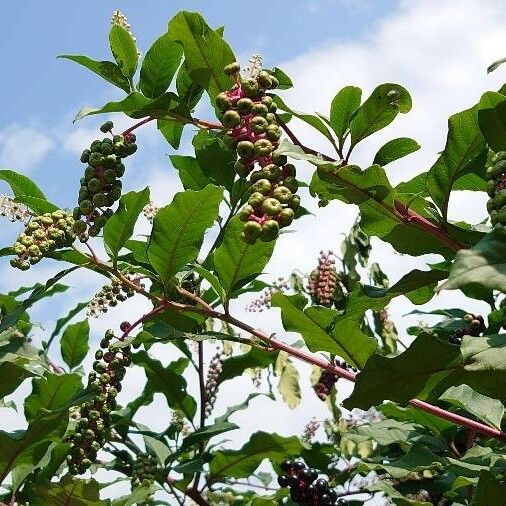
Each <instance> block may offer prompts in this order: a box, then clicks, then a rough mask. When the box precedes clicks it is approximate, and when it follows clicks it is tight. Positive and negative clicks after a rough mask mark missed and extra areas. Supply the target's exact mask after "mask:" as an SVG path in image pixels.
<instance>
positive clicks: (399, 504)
mask: <svg viewBox="0 0 506 506" xmlns="http://www.w3.org/2000/svg"><path fill="white" fill-rule="evenodd" d="M364 490H367V491H368V492H383V493H384V494H385V495H386V496H387V497H388V498H389V499H390V500H391V501H392V502H393V504H395V505H396V506H426V505H430V504H432V503H430V502H425V501H418V500H416V499H408V498H407V497H405V496H404V495H402V494H401V493H400V492H399V491H398V490H396V489H395V488H394V487H393V486H392V485H391V484H390V483H388V482H387V481H386V480H376V481H374V482H373V483H371V484H369V485H366V486H365V487H364Z"/></svg>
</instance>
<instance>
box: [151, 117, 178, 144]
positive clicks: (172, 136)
mask: <svg viewBox="0 0 506 506" xmlns="http://www.w3.org/2000/svg"><path fill="white" fill-rule="evenodd" d="M156 127H157V128H158V130H160V133H161V134H162V135H163V136H164V137H165V140H166V141H167V142H168V143H169V144H170V145H171V146H172V147H173V148H174V149H178V148H179V145H180V143H181V136H182V135H183V129H184V124H183V123H181V122H180V121H178V120H171V119H158V120H156Z"/></svg>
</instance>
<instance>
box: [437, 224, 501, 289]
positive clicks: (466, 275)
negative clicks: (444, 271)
mask: <svg viewBox="0 0 506 506" xmlns="http://www.w3.org/2000/svg"><path fill="white" fill-rule="evenodd" d="M473 285H475V286H476V285H477V286H480V287H483V288H486V289H489V290H500V291H501V292H503V293H506V230H504V229H503V228H502V227H495V228H494V230H492V232H491V233H490V234H487V235H486V236H485V237H484V238H483V239H482V240H481V241H480V242H479V243H478V244H476V245H475V246H473V247H472V248H470V249H462V250H460V251H458V252H457V254H456V255H455V261H454V262H453V265H452V268H451V270H450V275H449V276H448V280H447V281H446V282H445V283H443V284H442V285H441V286H439V287H438V291H439V290H454V289H456V288H461V289H462V288H465V287H469V286H473Z"/></svg>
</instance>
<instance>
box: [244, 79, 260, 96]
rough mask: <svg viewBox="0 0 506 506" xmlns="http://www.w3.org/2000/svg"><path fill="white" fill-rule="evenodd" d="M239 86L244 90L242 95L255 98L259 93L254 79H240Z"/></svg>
mask: <svg viewBox="0 0 506 506" xmlns="http://www.w3.org/2000/svg"><path fill="white" fill-rule="evenodd" d="M241 88H242V91H243V92H244V95H246V96H247V97H249V98H257V97H258V94H259V88H258V83H257V81H256V79H253V78H251V79H243V80H241Z"/></svg>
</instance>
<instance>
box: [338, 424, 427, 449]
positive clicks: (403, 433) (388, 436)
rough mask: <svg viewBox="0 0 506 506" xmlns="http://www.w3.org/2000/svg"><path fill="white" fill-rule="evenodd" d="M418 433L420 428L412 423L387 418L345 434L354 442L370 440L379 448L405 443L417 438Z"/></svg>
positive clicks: (360, 426)
mask: <svg viewBox="0 0 506 506" xmlns="http://www.w3.org/2000/svg"><path fill="white" fill-rule="evenodd" d="M420 431H421V427H417V426H416V425H415V424H413V423H409V422H399V421H397V420H390V419H388V418H387V419H386V420H379V421H375V422H374V423H371V424H369V423H365V424H362V425H359V426H358V427H356V428H355V429H353V432H352V433H351V434H347V437H349V438H350V439H351V440H352V441H356V442H360V441H364V440H368V439H372V440H374V441H376V442H377V443H378V444H379V445H381V446H388V445H391V444H395V443H397V444H401V443H407V442H408V441H409V440H410V439H412V438H416V437H419V436H420ZM357 436H358V437H357Z"/></svg>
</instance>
